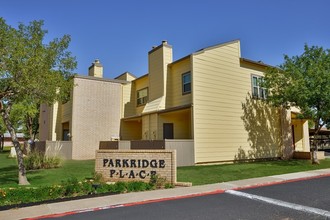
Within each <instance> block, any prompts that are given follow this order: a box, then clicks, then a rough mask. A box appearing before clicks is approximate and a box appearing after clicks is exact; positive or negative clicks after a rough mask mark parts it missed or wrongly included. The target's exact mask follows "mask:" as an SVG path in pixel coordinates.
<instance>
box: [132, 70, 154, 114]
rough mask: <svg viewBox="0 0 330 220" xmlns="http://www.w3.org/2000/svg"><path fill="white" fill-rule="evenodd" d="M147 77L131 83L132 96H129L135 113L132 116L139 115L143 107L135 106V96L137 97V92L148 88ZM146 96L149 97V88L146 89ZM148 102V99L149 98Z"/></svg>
mask: <svg viewBox="0 0 330 220" xmlns="http://www.w3.org/2000/svg"><path fill="white" fill-rule="evenodd" d="M148 78H149V77H148V76H145V77H142V78H140V79H137V80H135V81H134V82H133V83H134V85H133V87H132V94H131V103H133V105H134V108H135V112H134V115H140V114H141V113H142V111H143V109H144V107H145V105H141V106H137V102H136V97H137V96H136V95H137V91H139V90H141V89H144V88H147V87H148V86H149V79H148ZM148 95H150V88H149V87H148ZM149 100H150V97H149Z"/></svg>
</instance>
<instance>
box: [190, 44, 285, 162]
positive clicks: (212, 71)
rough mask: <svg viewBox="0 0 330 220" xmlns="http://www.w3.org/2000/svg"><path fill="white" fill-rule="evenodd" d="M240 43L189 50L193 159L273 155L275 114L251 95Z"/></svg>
mask: <svg viewBox="0 0 330 220" xmlns="http://www.w3.org/2000/svg"><path fill="white" fill-rule="evenodd" d="M239 47H240V45H239V42H238V41H236V42H232V43H229V44H225V45H221V46H218V47H213V48H209V49H206V50H204V51H202V52H199V53H196V54H193V73H192V89H193V104H194V109H193V110H194V116H193V120H194V139H195V155H196V162H197V163H200V162H212V161H213V162H216V161H228V160H235V159H254V158H266V157H277V156H279V155H280V146H281V138H280V137H281V124H280V113H279V111H277V110H276V109H271V108H268V107H267V106H265V104H264V102H261V101H256V100H253V99H251V98H250V96H249V94H248V93H251V74H255V75H262V74H263V73H262V72H261V71H258V70H256V69H248V68H243V67H241V66H240V60H239V57H240V48H239Z"/></svg>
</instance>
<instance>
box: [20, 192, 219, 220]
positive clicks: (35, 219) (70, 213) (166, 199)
mask: <svg viewBox="0 0 330 220" xmlns="http://www.w3.org/2000/svg"><path fill="white" fill-rule="evenodd" d="M224 192H225V190H215V191H211V192H205V193H196V194H190V195H184V196H175V197H169V198H162V199H152V200H146V201H139V202H131V203H125V204H118V205H110V206H103V207H98V208H92V209H82V210H76V211H70V212H64V213H57V214H49V215H43V216H38V217H34V218H25V219H23V220H38V219H44V218H57V217H63V216H68V215H74V214H78V213H83V212H93V211H98V210H105V209H114V208H121V207H129V206H136V205H144V204H150V203H155V202H163V201H170V200H178V199H185V198H193V197H198V196H206V195H213V194H220V193H224Z"/></svg>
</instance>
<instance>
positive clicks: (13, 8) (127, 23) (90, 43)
mask: <svg viewBox="0 0 330 220" xmlns="http://www.w3.org/2000/svg"><path fill="white" fill-rule="evenodd" d="M329 8H330V1H328V0H273V1H266V0H233V1H228V0H226V1H225V0H203V1H199V0H168V1H159V0H138V1H137V0H99V1H87V0H52V1H51V0H29V1H27V0H0V16H1V17H3V18H4V19H5V20H6V21H7V24H9V25H12V26H14V27H16V26H17V25H18V23H19V22H22V23H25V24H28V22H30V21H32V20H44V21H45V25H44V28H45V29H47V30H48V35H47V36H46V41H47V40H50V39H53V38H55V37H61V36H63V35H64V34H69V35H71V38H72V41H71V44H70V48H69V50H70V51H71V52H72V53H73V55H74V56H76V58H77V61H78V68H77V70H76V72H77V73H79V74H83V75H87V70H88V67H89V66H90V65H91V63H92V62H93V61H94V60H95V59H96V58H97V59H100V61H101V63H102V64H103V66H104V76H105V77H107V78H113V77H116V76H118V75H120V74H121V73H123V72H125V71H129V72H131V73H133V74H135V75H136V76H141V75H144V74H145V73H147V72H148V63H147V54H148V51H149V50H151V48H152V46H156V45H159V44H160V43H161V41H162V40H167V41H168V43H169V44H171V45H172V46H173V55H174V60H177V59H179V58H181V57H184V56H186V55H188V54H191V53H193V52H195V51H197V50H199V49H201V48H205V47H208V46H212V45H215V44H219V43H223V42H227V41H231V40H236V39H240V40H241V53H242V57H244V58H248V59H252V60H256V61H259V60H262V61H263V62H264V63H267V64H270V65H279V64H281V63H282V62H283V54H287V55H289V56H293V55H298V54H301V53H302V52H303V46H304V44H305V43H307V44H308V45H316V46H322V47H324V48H327V49H330V28H329V21H330V13H329Z"/></svg>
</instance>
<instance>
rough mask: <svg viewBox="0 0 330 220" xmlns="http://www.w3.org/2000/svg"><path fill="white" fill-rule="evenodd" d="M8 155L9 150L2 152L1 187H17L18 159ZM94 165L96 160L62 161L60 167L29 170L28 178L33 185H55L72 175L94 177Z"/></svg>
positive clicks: (81, 178)
mask: <svg viewBox="0 0 330 220" xmlns="http://www.w3.org/2000/svg"><path fill="white" fill-rule="evenodd" d="M8 155H9V151H8V150H5V151H4V152H2V153H0V187H17V181H18V171H17V161H16V159H12V158H8ZM94 165H95V160H84V161H78V160H67V161H62V166H61V167H60V168H56V169H47V170H34V171H28V172H27V178H28V180H29V182H30V183H31V186H42V185H54V184H57V183H61V181H62V180H63V181H66V180H67V179H69V178H70V177H76V178H77V179H79V180H83V179H85V178H91V177H92V172H93V171H94Z"/></svg>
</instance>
